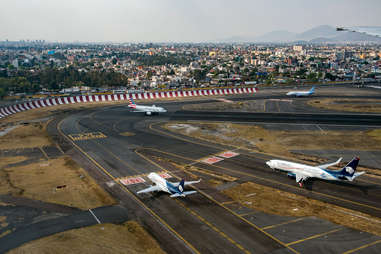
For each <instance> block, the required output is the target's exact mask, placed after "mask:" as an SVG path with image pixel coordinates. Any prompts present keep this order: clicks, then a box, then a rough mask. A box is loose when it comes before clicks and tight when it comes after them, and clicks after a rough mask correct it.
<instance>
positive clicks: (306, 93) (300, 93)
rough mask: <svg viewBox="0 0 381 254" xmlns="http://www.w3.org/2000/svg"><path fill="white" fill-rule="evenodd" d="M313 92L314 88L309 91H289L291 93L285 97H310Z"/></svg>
mask: <svg viewBox="0 0 381 254" xmlns="http://www.w3.org/2000/svg"><path fill="white" fill-rule="evenodd" d="M314 92H315V87H314V86H313V87H312V88H311V89H310V90H309V91H291V92H288V93H286V95H288V96H296V97H301V96H310V95H312V94H313V93H314Z"/></svg>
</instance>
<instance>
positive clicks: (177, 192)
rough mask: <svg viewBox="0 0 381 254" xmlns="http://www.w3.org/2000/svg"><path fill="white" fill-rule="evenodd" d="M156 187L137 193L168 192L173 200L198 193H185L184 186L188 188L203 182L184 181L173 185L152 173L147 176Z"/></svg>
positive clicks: (152, 186)
mask: <svg viewBox="0 0 381 254" xmlns="http://www.w3.org/2000/svg"><path fill="white" fill-rule="evenodd" d="M147 177H148V178H149V179H150V180H151V181H152V182H153V183H154V184H155V185H151V186H150V187H148V188H146V189H143V190H140V191H138V192H137V193H138V194H140V193H147V192H154V191H164V192H167V193H169V194H171V195H170V197H171V198H176V197H185V196H187V195H190V194H194V193H197V191H184V186H187V185H189V184H195V183H199V182H200V181H201V179H200V180H198V181H189V182H185V181H184V179H183V180H181V182H179V183H171V182H168V181H167V180H165V179H164V178H162V177H161V176H159V175H158V174H156V173H154V172H152V173H150V174H149V175H148V176H147Z"/></svg>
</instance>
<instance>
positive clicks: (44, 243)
mask: <svg viewBox="0 0 381 254" xmlns="http://www.w3.org/2000/svg"><path fill="white" fill-rule="evenodd" d="M23 253H28V254H43V253H46V254H48V253H49V254H50V253H56V254H61V253H62V254H63V253H73V254H75V253H78V254H82V253H89V254H90V253H91V254H93V253H110V254H111V253H148V254H156V253H158V254H160V253H165V252H164V251H163V250H162V249H161V248H160V246H159V245H158V243H157V242H156V241H155V240H154V239H153V238H152V237H151V236H150V235H149V234H148V233H147V232H146V231H145V230H144V229H143V228H142V227H141V226H140V225H139V224H138V223H137V222H134V221H128V222H126V223H124V224H122V225H115V224H99V225H95V226H91V227H86V228H81V229H74V230H69V231H66V232H63V233H58V234H55V235H52V236H49V237H46V238H42V239H39V240H36V241H32V242H29V243H26V244H24V245H22V246H21V247H19V248H16V249H13V250H11V251H9V252H8V254H23Z"/></svg>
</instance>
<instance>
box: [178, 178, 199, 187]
mask: <svg viewBox="0 0 381 254" xmlns="http://www.w3.org/2000/svg"><path fill="white" fill-rule="evenodd" d="M199 182H201V179H200V180H197V181H185V182H184V186H187V185H190V184H195V183H199ZM179 183H180V182H177V183H173V185H179Z"/></svg>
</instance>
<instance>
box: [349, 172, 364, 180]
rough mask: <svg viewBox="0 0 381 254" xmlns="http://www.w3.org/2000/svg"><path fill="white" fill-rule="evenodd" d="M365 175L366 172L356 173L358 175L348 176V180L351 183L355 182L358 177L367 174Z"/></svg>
mask: <svg viewBox="0 0 381 254" xmlns="http://www.w3.org/2000/svg"><path fill="white" fill-rule="evenodd" d="M365 173H366V172H365V171H363V172H356V173H354V174H353V176H352V177H350V176H347V179H348V180H349V181H353V180H354V179H355V178H356V177H358V176H361V175H363V174H365Z"/></svg>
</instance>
